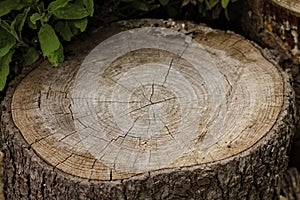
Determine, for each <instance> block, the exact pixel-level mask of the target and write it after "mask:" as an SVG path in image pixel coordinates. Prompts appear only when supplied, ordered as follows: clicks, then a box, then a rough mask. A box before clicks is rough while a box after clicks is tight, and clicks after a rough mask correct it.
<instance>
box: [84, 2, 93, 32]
mask: <svg viewBox="0 0 300 200" xmlns="http://www.w3.org/2000/svg"><path fill="white" fill-rule="evenodd" d="M82 2H83V5H84V6H85V8H86V10H87V11H88V12H89V14H90V16H91V17H92V16H93V14H94V1H93V0H82ZM81 32H82V31H81Z"/></svg>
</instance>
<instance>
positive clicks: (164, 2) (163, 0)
mask: <svg viewBox="0 0 300 200" xmlns="http://www.w3.org/2000/svg"><path fill="white" fill-rule="evenodd" d="M159 3H160V4H161V5H162V6H166V5H167V4H168V3H169V0H159Z"/></svg>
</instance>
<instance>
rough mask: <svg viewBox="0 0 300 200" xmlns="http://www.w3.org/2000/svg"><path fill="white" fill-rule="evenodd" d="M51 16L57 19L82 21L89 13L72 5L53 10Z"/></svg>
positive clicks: (80, 7)
mask: <svg viewBox="0 0 300 200" xmlns="http://www.w3.org/2000/svg"><path fill="white" fill-rule="evenodd" d="M53 14H54V15H55V16H56V17H57V18H59V19H82V18H85V17H87V16H89V12H88V11H87V10H86V9H85V8H84V7H82V6H79V5H77V4H72V3H69V4H67V5H66V6H65V7H64V8H60V9H57V10H55V11H54V12H53Z"/></svg>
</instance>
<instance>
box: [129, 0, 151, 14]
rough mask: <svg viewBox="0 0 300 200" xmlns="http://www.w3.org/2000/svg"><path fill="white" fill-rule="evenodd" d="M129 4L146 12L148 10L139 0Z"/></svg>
mask: <svg viewBox="0 0 300 200" xmlns="http://www.w3.org/2000/svg"><path fill="white" fill-rule="evenodd" d="M131 6H132V7H133V8H135V9H138V10H141V11H144V12H147V11H148V10H149V8H148V7H147V5H146V4H145V3H143V2H141V1H135V2H133V3H132V4H131Z"/></svg>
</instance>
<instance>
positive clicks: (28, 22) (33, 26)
mask: <svg viewBox="0 0 300 200" xmlns="http://www.w3.org/2000/svg"><path fill="white" fill-rule="evenodd" d="M27 24H28V26H29V28H31V29H33V30H36V29H37V25H36V24H33V23H32V21H31V20H30V19H27Z"/></svg>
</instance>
